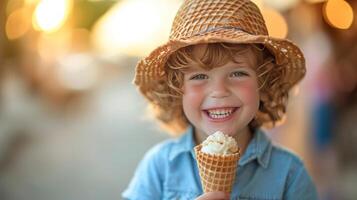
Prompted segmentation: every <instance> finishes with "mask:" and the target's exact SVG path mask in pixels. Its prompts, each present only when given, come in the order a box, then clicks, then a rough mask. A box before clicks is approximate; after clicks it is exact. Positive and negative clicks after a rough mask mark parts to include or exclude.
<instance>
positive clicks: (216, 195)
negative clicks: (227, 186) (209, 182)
mask: <svg viewBox="0 0 357 200" xmlns="http://www.w3.org/2000/svg"><path fill="white" fill-rule="evenodd" d="M229 199H230V197H229V194H228V193H225V192H207V193H204V194H203V195H201V196H199V197H197V199H196V200H229Z"/></svg>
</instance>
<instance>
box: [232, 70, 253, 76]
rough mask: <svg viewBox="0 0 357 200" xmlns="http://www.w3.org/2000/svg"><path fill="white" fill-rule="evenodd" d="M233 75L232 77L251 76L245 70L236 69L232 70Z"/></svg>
mask: <svg viewBox="0 0 357 200" xmlns="http://www.w3.org/2000/svg"><path fill="white" fill-rule="evenodd" d="M231 76H232V77H242V76H249V74H248V73H247V72H243V71H235V72H232V74H231Z"/></svg>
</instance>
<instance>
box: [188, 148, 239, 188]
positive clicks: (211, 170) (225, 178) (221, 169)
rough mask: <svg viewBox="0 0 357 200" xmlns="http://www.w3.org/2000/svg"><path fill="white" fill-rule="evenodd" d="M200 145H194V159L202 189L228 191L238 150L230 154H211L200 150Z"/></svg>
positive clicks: (231, 182)
mask: <svg viewBox="0 0 357 200" xmlns="http://www.w3.org/2000/svg"><path fill="white" fill-rule="evenodd" d="M201 148H202V145H197V146H196V147H195V153H196V160H197V164H198V169H199V174H200V177H201V183H202V187H203V191H204V192H205V193H206V192H213V191H222V192H227V193H230V192H231V191H232V187H233V184H234V181H235V178H236V171H237V164H238V160H239V158H240V153H239V151H238V152H237V153H234V154H231V155H211V154H207V153H204V152H202V151H201Z"/></svg>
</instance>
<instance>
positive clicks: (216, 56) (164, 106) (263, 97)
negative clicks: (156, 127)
mask: <svg viewBox="0 0 357 200" xmlns="http://www.w3.org/2000/svg"><path fill="white" fill-rule="evenodd" d="M194 46H195V45H190V46H186V47H183V48H181V49H179V50H177V51H176V52H174V53H173V54H172V55H170V57H169V58H168V60H167V62H166V65H165V72H166V76H167V77H166V83H159V84H158V86H159V87H163V88H161V89H160V88H157V92H156V93H155V96H156V98H157V99H159V101H157V102H152V103H150V104H149V106H150V108H151V111H152V113H153V114H154V116H155V117H156V119H157V120H158V121H159V123H160V125H161V127H162V128H164V129H166V130H167V131H169V133H171V134H173V135H178V134H179V133H182V132H183V131H184V130H185V129H186V128H187V126H188V125H189V124H190V122H189V121H188V120H187V118H186V116H185V114H184V112H183V108H182V94H183V92H182V90H181V88H182V86H183V76H184V75H183V72H182V70H183V69H185V68H187V67H189V65H188V64H189V63H190V62H191V61H194V62H198V63H201V64H202V66H204V68H205V69H207V70H209V69H212V68H214V67H220V66H222V65H224V64H226V63H227V62H229V61H233V62H235V59H234V58H235V55H237V54H240V53H243V52H244V51H247V50H249V49H251V50H252V51H253V52H254V53H255V55H256V58H257V63H258V66H257V68H256V73H257V77H258V85H259V90H260V105H259V110H258V112H257V114H256V116H255V118H254V119H253V120H252V121H251V122H250V123H249V127H250V128H251V129H256V128H258V127H260V126H267V127H272V126H274V125H275V124H276V122H278V121H280V120H282V119H283V117H284V115H285V112H286V104H287V100H288V92H289V87H288V85H286V84H285V85H284V84H283V83H282V82H281V81H280V80H281V77H282V76H284V74H285V68H284V67H281V66H279V65H277V64H276V63H275V62H274V57H273V56H272V54H271V53H270V52H269V51H268V49H267V48H265V47H264V46H263V45H260V44H231V43H209V44H207V47H206V50H205V53H204V56H203V57H202V58H200V59H198V58H195V57H194V56H193V54H192V51H193V49H194ZM160 91H162V92H160Z"/></svg>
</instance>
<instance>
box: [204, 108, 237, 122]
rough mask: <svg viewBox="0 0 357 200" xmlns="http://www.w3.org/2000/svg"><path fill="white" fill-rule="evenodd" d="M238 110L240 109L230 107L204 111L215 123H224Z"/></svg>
mask: <svg viewBox="0 0 357 200" xmlns="http://www.w3.org/2000/svg"><path fill="white" fill-rule="evenodd" d="M237 109H238V107H229V108H215V109H208V110H204V112H205V113H206V115H207V116H208V117H209V118H210V119H211V120H214V121H223V120H227V119H230V117H231V116H232V114H233V113H234V112H235V111H236V110H237Z"/></svg>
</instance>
